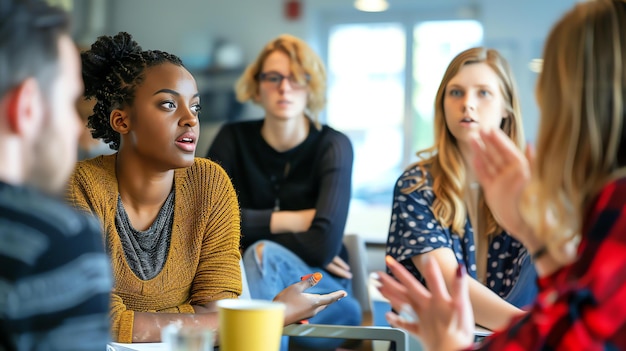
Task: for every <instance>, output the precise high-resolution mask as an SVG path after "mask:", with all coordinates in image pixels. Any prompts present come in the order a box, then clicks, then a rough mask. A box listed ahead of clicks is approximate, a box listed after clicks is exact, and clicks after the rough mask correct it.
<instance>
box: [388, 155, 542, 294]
mask: <svg viewBox="0 0 626 351" xmlns="http://www.w3.org/2000/svg"><path fill="white" fill-rule="evenodd" d="M416 176H417V177H418V178H419V177H422V176H423V175H422V171H421V170H420V168H419V167H417V166H416V167H415V168H412V169H410V170H408V171H406V172H405V173H404V174H403V175H402V176H400V178H399V179H398V181H397V183H396V186H395V189H394V201H393V209H392V213H391V224H390V226H389V236H388V238H387V254H388V255H390V256H392V257H394V258H395V259H396V260H397V261H399V262H401V263H402V264H403V265H404V266H405V267H406V268H407V269H408V270H409V271H410V272H411V273H413V275H415V276H416V277H417V278H418V279H419V280H420V281H421V282H422V283H423V282H424V280H423V278H422V275H421V274H420V273H419V272H418V271H417V268H416V267H415V265H413V262H412V260H411V259H410V258H412V257H413V256H416V255H420V254H422V253H426V252H430V251H433V250H435V249H438V248H445V247H447V248H450V249H452V251H453V252H454V254H455V256H456V259H457V261H458V262H459V263H460V264H463V265H465V267H467V271H468V273H469V275H470V276H472V277H473V278H476V247H475V245H474V234H473V233H474V232H473V230H472V226H471V222H470V220H469V218H468V219H467V221H466V223H465V233H466V235H464V236H463V238H461V237H460V236H459V235H457V234H456V233H453V232H452V231H451V228H449V227H445V228H444V227H442V226H441V224H440V223H439V221H437V219H435V216H434V214H433V212H432V211H431V207H432V205H433V202H434V200H435V194H434V193H433V191H432V177H431V175H430V174H428V173H427V174H426V183H425V184H424V185H422V186H421V187H420V188H418V189H417V190H415V191H413V192H411V193H410V194H408V195H405V194H403V193H402V192H401V190H402V189H404V188H407V187H410V186H413V185H414V184H415V183H416V180H415V179H414V177H416ZM411 178H413V179H411ZM524 269H531V270H532V271H533V273H534V268H533V267H532V265H531V264H530V259H529V257H528V253H527V251H526V248H524V247H523V246H522V244H521V243H520V242H519V241H517V240H516V239H514V238H513V237H511V236H510V235H508V234H507V233H506V232H502V234H501V235H497V236H495V237H494V238H493V240H492V242H491V243H490V246H489V251H488V254H487V272H486V273H487V276H486V285H487V286H488V287H489V288H490V289H491V290H493V291H494V292H495V293H496V294H498V295H499V296H501V297H503V298H505V299H506V298H507V296H509V295H510V294H511V293H512V291H513V290H514V289H513V287H514V286H515V285H516V283H517V281H518V278H519V277H520V275H521V273H522V271H523V270H524ZM524 285H528V287H525V286H524V287H518V288H521V289H522V290H524V289H526V290H528V294H523V295H532V296H528V298H525V299H524V300H525V301H524V302H526V300H530V301H532V299H533V298H534V294H535V293H536V286H535V280H534V277H533V279H530V282H527V281H526V280H525V282H524ZM533 291H534V292H533ZM518 293H519V292H516V295H517V294H518Z"/></svg>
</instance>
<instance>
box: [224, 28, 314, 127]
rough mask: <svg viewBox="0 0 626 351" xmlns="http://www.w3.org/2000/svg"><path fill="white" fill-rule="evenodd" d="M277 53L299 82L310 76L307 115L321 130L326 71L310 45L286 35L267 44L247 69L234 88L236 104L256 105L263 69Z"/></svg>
mask: <svg viewBox="0 0 626 351" xmlns="http://www.w3.org/2000/svg"><path fill="white" fill-rule="evenodd" d="M274 51H280V52H283V53H285V54H286V55H287V56H289V58H290V60H291V72H292V74H293V75H294V76H295V78H296V79H297V80H298V81H301V82H302V81H305V80H306V79H307V76H308V83H307V87H308V90H309V95H308V99H307V105H306V111H305V113H306V114H307V115H308V116H309V117H310V118H311V119H312V120H313V122H314V123H315V125H316V126H317V128H318V129H319V128H320V123H319V119H318V115H319V113H320V112H321V111H322V110H323V109H324V106H325V105H326V68H324V63H323V61H322V59H321V58H320V57H319V56H318V55H317V54H316V53H315V51H313V49H312V48H311V47H310V46H309V45H308V44H307V43H305V42H304V41H303V40H301V39H299V38H296V37H294V36H292V35H289V34H283V35H280V36H279V37H277V38H275V39H273V40H272V41H270V42H269V43H267V44H266V45H265V47H264V48H263V49H262V50H261V52H260V53H259V55H258V56H257V58H256V60H254V62H252V63H251V64H250V65H248V67H247V68H246V70H245V71H244V72H243V74H242V75H241V77H240V78H239V80H238V81H237V83H236V85H235V93H236V95H237V100H239V101H240V102H246V101H248V100H252V101H254V102H256V99H255V97H256V96H257V95H258V93H259V80H258V78H257V77H258V75H259V73H261V69H263V63H265V60H266V59H267V57H268V56H269V55H270V54H271V53H273V52H274Z"/></svg>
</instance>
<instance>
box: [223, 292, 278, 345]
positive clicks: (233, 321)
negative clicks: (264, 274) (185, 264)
mask: <svg viewBox="0 0 626 351" xmlns="http://www.w3.org/2000/svg"><path fill="white" fill-rule="evenodd" d="M217 307H218V311H219V312H218V313H219V321H220V326H219V343H220V350H221V351H278V350H279V349H280V340H281V336H282V334H283V323H284V319H285V317H284V316H285V305H284V304H282V303H280V302H272V301H266V300H247V299H226V300H220V301H218V302H217Z"/></svg>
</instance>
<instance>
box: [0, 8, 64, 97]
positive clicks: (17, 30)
mask: <svg viewBox="0 0 626 351" xmlns="http://www.w3.org/2000/svg"><path fill="white" fill-rule="evenodd" d="M68 30H69V16H68V14H67V13H66V12H65V11H63V10H61V9H59V8H56V7H52V6H50V5H48V4H47V3H46V2H44V1H39V0H1V1H0V96H4V95H5V94H6V93H7V92H8V91H10V90H11V89H13V88H14V87H15V86H17V85H18V84H20V83H21V82H23V81H24V80H25V79H27V78H28V77H34V78H35V79H36V80H37V82H38V83H39V86H40V87H41V89H42V91H43V92H44V95H47V94H48V93H49V91H50V88H51V85H52V82H53V81H54V78H55V77H56V75H57V74H58V66H59V38H60V37H61V36H62V35H69V34H68Z"/></svg>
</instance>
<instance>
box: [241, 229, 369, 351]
mask: <svg viewBox="0 0 626 351" xmlns="http://www.w3.org/2000/svg"><path fill="white" fill-rule="evenodd" d="M260 244H263V245H264V248H263V262H262V264H259V262H258V257H257V255H256V254H255V253H256V248H257V246H258V245H260ZM243 263H244V266H245V270H246V278H247V280H248V285H249V287H250V295H251V296H252V298H253V299H263V300H272V299H273V298H274V296H276V294H278V293H279V292H280V291H281V290H283V289H284V288H286V287H287V286H289V285H291V284H293V283H296V282H298V281H300V277H302V276H303V275H306V274H309V273H314V272H321V273H322V274H323V275H324V277H323V278H322V280H321V281H320V282H319V283H317V285H316V286H314V287H312V288H309V289H307V290H306V292H308V293H312V294H327V293H330V292H333V291H336V290H341V289H343V290H345V291H347V292H348V296H347V297H345V298H343V299H341V300H340V301H338V302H335V303H333V304H331V305H329V306H328V307H327V308H326V309H325V310H323V311H322V312H320V313H318V314H317V316H315V317H313V318H311V319H310V320H309V321H310V323H312V324H334V325H360V324H361V306H360V305H359V302H358V301H357V300H356V299H355V298H354V297H353V296H352V287H351V280H349V279H342V278H337V277H335V276H333V275H331V274H330V273H328V272H327V271H326V270H325V269H323V268H320V267H310V266H309V265H307V264H306V263H305V262H304V261H302V259H300V258H299V257H298V256H297V255H295V254H294V253H293V252H291V251H289V250H288V249H286V248H285V247H283V246H281V245H279V244H277V243H274V242H271V241H266V240H262V241H259V242H257V243H255V244H254V245H252V246H250V247H249V248H248V249H247V250H246V251H245V252H244V255H243ZM343 341H344V340H342V339H331V338H304V337H295V338H293V340H292V342H294V343H295V344H296V345H298V346H302V347H305V348H309V349H313V350H325V349H335V348H337V347H339V346H340V345H341V344H342V343H343ZM287 349H288V338H287V337H283V342H282V344H281V351H286V350H287Z"/></svg>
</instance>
